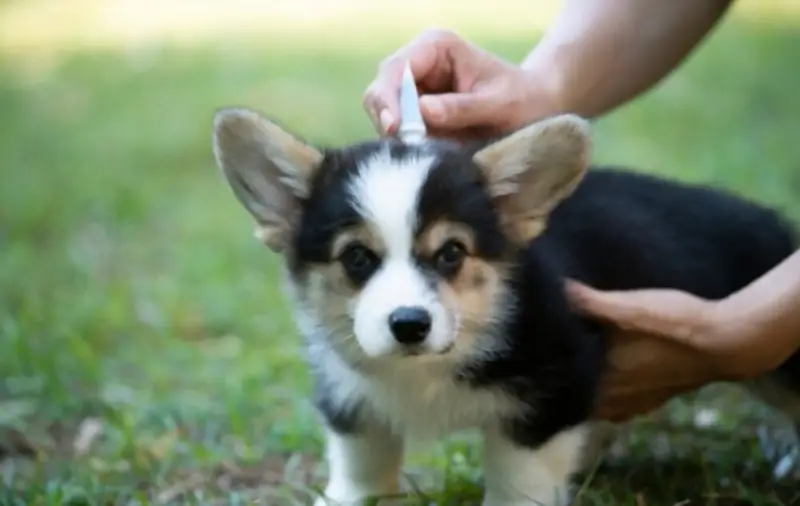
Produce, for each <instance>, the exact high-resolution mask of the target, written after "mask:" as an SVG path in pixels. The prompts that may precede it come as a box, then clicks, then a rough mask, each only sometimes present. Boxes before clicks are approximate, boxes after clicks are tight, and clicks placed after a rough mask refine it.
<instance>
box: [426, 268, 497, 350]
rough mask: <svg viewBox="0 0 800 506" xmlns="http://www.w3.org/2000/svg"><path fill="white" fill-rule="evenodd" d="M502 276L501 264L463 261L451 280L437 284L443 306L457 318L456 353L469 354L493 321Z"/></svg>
mask: <svg viewBox="0 0 800 506" xmlns="http://www.w3.org/2000/svg"><path fill="white" fill-rule="evenodd" d="M506 272H507V266H506V265H505V264H502V263H495V262H487V261H485V260H483V259H481V258H478V257H467V258H466V259H465V260H464V265H463V266H462V267H461V270H460V271H459V273H458V275H457V276H456V277H455V278H453V279H452V280H450V281H449V282H448V281H444V280H443V281H441V282H440V283H439V291H440V293H441V296H442V300H443V302H444V304H445V305H446V306H447V307H448V308H449V309H450V310H451V311H453V312H454V313H456V314H458V317H459V323H460V326H461V329H460V331H459V335H458V339H457V340H456V343H455V351H456V352H460V353H468V352H470V351H472V350H473V349H474V346H475V344H476V339H477V337H478V336H479V335H480V332H481V331H482V330H483V329H484V328H485V326H486V324H487V323H489V322H490V321H491V320H492V319H494V318H495V316H496V314H495V312H496V311H497V310H498V308H497V301H498V298H499V297H500V296H501V295H502V294H503V290H504V289H505V287H504V285H503V282H502V281H503V278H504V276H505V275H506Z"/></svg>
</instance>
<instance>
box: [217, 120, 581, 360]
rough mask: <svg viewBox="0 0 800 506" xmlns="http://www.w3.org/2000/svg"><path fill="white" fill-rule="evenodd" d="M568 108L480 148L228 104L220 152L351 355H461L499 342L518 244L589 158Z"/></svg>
mask: <svg viewBox="0 0 800 506" xmlns="http://www.w3.org/2000/svg"><path fill="white" fill-rule="evenodd" d="M589 150H590V139H589V128H588V123H587V122H585V121H584V120H582V119H580V118H578V117H575V116H571V115H563V116H558V117H554V118H551V119H547V120H544V121H541V122H539V123H535V124H532V125H530V126H527V127H525V128H523V129H521V130H519V131H516V132H514V133H512V134H510V135H508V136H506V137H504V138H501V139H500V140H497V141H496V142H492V143H490V144H488V145H486V146H483V147H480V148H461V147H457V146H455V145H452V144H449V143H443V142H428V143H425V144H421V145H406V144H403V143H400V142H398V141H396V140H380V141H373V142H368V143H363V144H358V145H352V146H348V147H345V148H341V149H332V150H321V149H317V148H315V147H313V146H311V145H309V144H307V143H306V142H304V141H302V140H300V139H299V138H297V137H296V136H294V135H292V134H290V133H288V132H286V131H285V130H283V129H282V128H280V127H279V126H277V125H276V124H275V123H273V122H271V121H269V120H267V119H265V118H264V117H262V116H261V115H260V114H259V113H257V112H254V111H250V110H244V109H227V110H222V111H220V112H219V113H218V114H217V117H216V120H215V128H214V153H215V156H216V160H217V164H218V165H219V167H220V169H221V170H222V172H223V174H224V175H225V177H226V179H227V181H228V183H229V184H230V186H231V187H232V189H233V191H234V193H235V195H236V196H237V198H238V199H239V201H240V202H241V203H242V205H243V206H244V207H245V208H246V209H247V210H248V211H249V212H250V214H251V215H252V216H253V217H254V218H255V220H256V223H257V236H258V237H259V238H260V239H261V240H262V241H263V242H264V243H265V244H266V245H267V246H268V247H269V248H270V249H272V250H273V251H275V252H279V253H281V254H282V255H283V256H284V258H285V260H286V265H287V267H288V272H289V273H290V279H291V282H292V285H293V288H294V293H295V294H296V296H297V303H298V304H299V307H300V308H301V310H302V313H303V315H304V317H305V318H307V319H310V320H311V321H313V323H314V324H315V326H316V327H317V328H318V329H319V330H322V331H323V332H322V334H323V335H325V336H326V339H328V341H329V344H330V345H332V346H333V347H334V348H335V349H336V350H337V351H338V352H340V353H341V354H342V355H344V356H345V357H347V358H348V359H349V360H351V361H353V362H358V361H360V362H363V361H369V360H372V361H376V360H382V359H387V358H397V359H408V357H411V356H417V357H418V356H426V357H428V358H429V359H430V358H431V357H442V358H444V357H453V356H458V355H459V354H462V353H467V352H470V351H472V350H475V349H476V348H479V347H481V346H486V345H487V344H488V343H485V342H482V341H483V340H482V339H481V337H482V336H483V335H484V334H486V332H485V331H486V329H487V328H489V327H490V326H492V325H493V324H494V323H497V322H498V320H499V319H501V318H502V314H503V311H504V309H505V308H506V306H507V304H508V303H509V299H508V297H507V295H508V294H507V288H506V286H507V285H506V283H505V278H506V276H507V274H508V273H509V268H510V264H511V262H513V259H514V256H515V254H516V252H517V251H518V250H519V248H520V247H521V246H522V245H524V244H525V243H527V242H528V241H529V240H531V239H533V238H534V237H535V236H536V235H538V234H539V233H541V231H542V230H544V228H545V225H546V222H547V217H548V215H549V213H550V212H551V211H552V210H553V209H554V207H555V206H556V205H557V204H558V203H559V202H560V201H561V200H563V199H564V198H565V197H567V196H568V195H569V194H570V193H571V192H572V190H573V189H574V188H575V187H576V186H577V184H578V183H579V182H580V180H581V178H582V176H583V174H584V173H585V171H586V168H587V166H588V158H589Z"/></svg>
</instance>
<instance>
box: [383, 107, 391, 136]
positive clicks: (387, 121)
mask: <svg viewBox="0 0 800 506" xmlns="http://www.w3.org/2000/svg"><path fill="white" fill-rule="evenodd" d="M380 121H381V130H382V131H383V133H389V127H391V126H392V123H393V122H394V119H393V118H392V113H390V112H389V111H388V110H386V109H384V110H382V111H381V116H380Z"/></svg>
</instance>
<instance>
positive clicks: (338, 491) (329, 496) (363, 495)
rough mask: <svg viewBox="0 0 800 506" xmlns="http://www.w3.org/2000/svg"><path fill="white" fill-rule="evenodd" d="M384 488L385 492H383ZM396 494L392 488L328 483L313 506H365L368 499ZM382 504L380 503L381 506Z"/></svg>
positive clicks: (348, 483)
mask: <svg viewBox="0 0 800 506" xmlns="http://www.w3.org/2000/svg"><path fill="white" fill-rule="evenodd" d="M384 488H385V490H384ZM396 493H397V491H396V490H394V488H393V487H381V486H375V487H371V486H363V485H359V484H357V483H350V482H341V481H340V482H338V483H329V484H328V486H327V487H326V488H325V492H323V494H322V497H319V498H318V499H317V500H316V501H315V502H314V506H362V505H363V506H365V505H367V504H369V503H370V502H369V501H370V499H374V498H380V497H385V496H390V495H395V494H396ZM383 503H384V502H383V501H381V504H383Z"/></svg>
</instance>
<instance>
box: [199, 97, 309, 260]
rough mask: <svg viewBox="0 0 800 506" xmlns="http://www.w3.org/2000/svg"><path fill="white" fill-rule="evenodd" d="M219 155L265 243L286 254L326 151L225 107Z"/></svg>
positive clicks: (217, 129) (219, 117)
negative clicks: (304, 200)
mask: <svg viewBox="0 0 800 506" xmlns="http://www.w3.org/2000/svg"><path fill="white" fill-rule="evenodd" d="M214 157H215V158H216V162H217V166H218V167H219V168H220V169H221V170H222V173H223V174H224V175H225V178H226V180H227V181H228V184H230V186H231V188H232V189H233V192H234V193H235V195H236V197H237V198H238V199H239V201H240V202H241V203H242V205H243V206H244V207H245V209H247V210H248V211H249V212H250V214H252V215H253V217H254V218H255V219H256V221H257V222H258V226H259V228H258V231H257V235H258V237H259V239H261V240H262V241H263V242H264V243H265V244H266V245H267V246H268V247H269V248H270V249H272V250H273V251H276V252H280V251H283V249H284V248H285V247H286V245H287V242H288V240H289V235H290V233H291V231H292V229H293V228H294V227H295V226H296V225H297V223H296V221H297V217H298V214H299V211H300V204H301V202H302V199H304V198H306V197H307V196H308V193H309V191H310V184H311V177H312V176H313V173H314V171H315V170H316V169H317V167H318V166H319V164H320V163H321V161H322V157H323V155H322V153H320V152H319V151H318V150H316V149H314V148H313V147H311V146H309V145H308V144H306V143H304V142H302V141H300V140H299V139H297V138H296V137H294V136H293V135H291V134H290V133H288V132H286V131H284V130H283V129H281V128H280V127H279V126H277V125H276V124H274V123H272V122H271V121H269V120H267V119H266V118H264V117H262V116H261V115H260V114H259V113H257V112H255V111H252V110H247V109H223V110H220V111H219V112H217V114H216V116H215V118H214Z"/></svg>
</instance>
